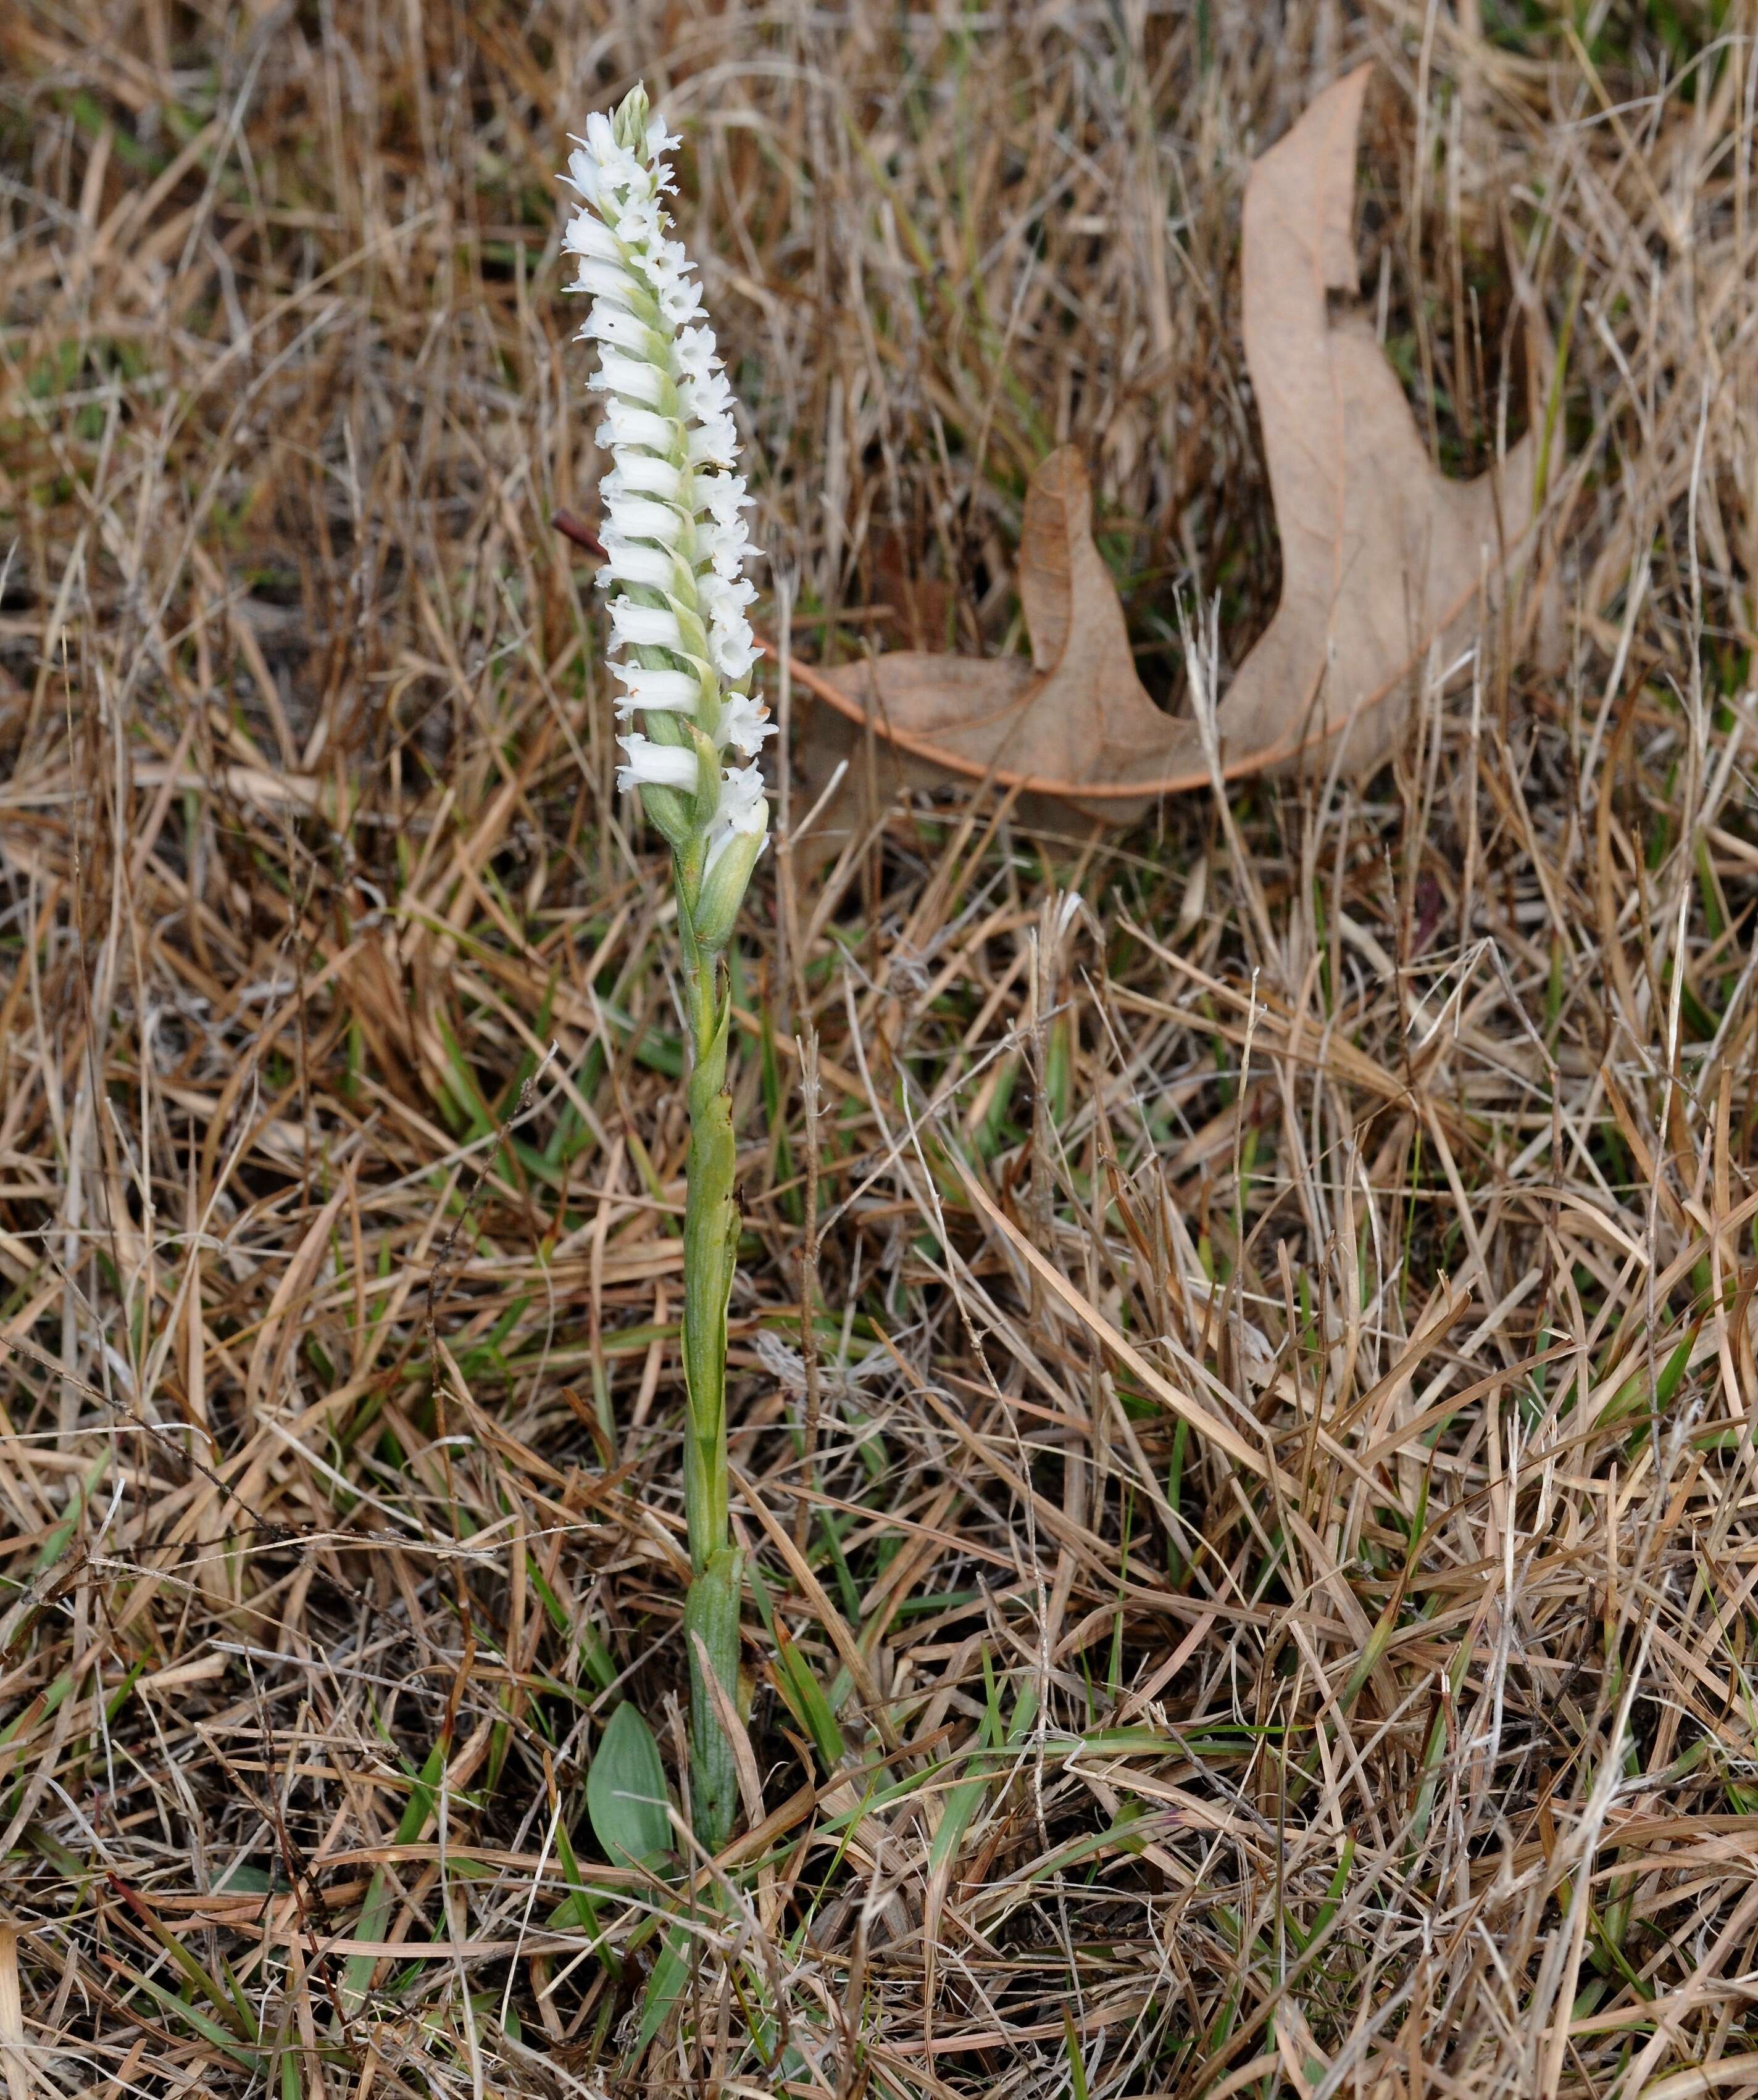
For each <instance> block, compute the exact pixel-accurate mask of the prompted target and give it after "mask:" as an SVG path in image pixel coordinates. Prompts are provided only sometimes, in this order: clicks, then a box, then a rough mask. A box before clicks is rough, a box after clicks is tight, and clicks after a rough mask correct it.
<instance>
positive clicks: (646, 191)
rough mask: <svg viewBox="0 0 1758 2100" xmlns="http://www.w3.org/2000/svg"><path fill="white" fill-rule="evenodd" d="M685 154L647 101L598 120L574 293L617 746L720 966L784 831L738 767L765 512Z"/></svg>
mask: <svg viewBox="0 0 1758 2100" xmlns="http://www.w3.org/2000/svg"><path fill="white" fill-rule="evenodd" d="M677 143H678V142H677V140H676V139H673V138H670V137H668V136H667V135H666V130H665V123H664V121H663V120H662V119H661V118H660V117H656V116H650V115H649V113H648V111H647V97H646V95H645V94H644V93H643V91H642V90H640V89H639V88H637V89H636V90H634V93H633V94H631V95H629V96H628V97H627V98H626V99H625V101H624V102H623V104H622V105H621V108H618V110H617V111H616V115H615V116H614V117H606V116H604V115H603V114H602V113H594V115H593V116H591V117H589V118H588V119H587V120H586V135H585V139H583V140H580V141H577V142H576V152H574V153H573V155H572V157H571V158H570V160H569V161H568V177H567V179H568V182H569V183H570V184H571V185H572V188H574V190H575V191H576V192H577V193H578V195H579V196H580V198H581V205H580V208H579V210H577V211H576V212H575V214H574V215H573V217H572V219H571V220H570V221H569V223H568V227H567V230H566V232H565V233H564V235H563V247H564V248H566V249H568V253H569V254H572V255H575V256H576V257H578V258H579V264H580V267H579V275H578V276H576V279H575V280H574V282H573V285H572V286H571V287H570V289H572V290H574V291H576V292H585V293H589V294H590V297H591V299H592V308H591V311H590V314H589V315H587V318H586V324H585V327H584V328H583V329H581V331H580V333H581V337H582V339H584V340H586V341H589V342H594V343H596V344H597V346H598V349H599V369H598V373H597V376H596V377H594V380H593V382H592V384H593V386H594V389H595V390H597V391H599V392H600V393H602V394H603V395H604V397H605V420H604V424H603V428H602V430H600V432H599V442H600V443H603V444H606V445H607V446H608V448H609V449H610V452H611V453H612V457H613V459H614V461H615V466H614V468H613V470H612V472H611V473H609V474H607V475H606V476H605V477H604V479H603V483H602V484H601V489H600V492H601V494H602V496H603V502H604V521H603V528H602V534H601V536H602V538H603V543H604V549H605V554H606V559H605V561H604V562H603V566H602V567H601V568H600V570H599V583H600V584H601V585H604V586H605V587H606V588H607V589H609V590H610V591H611V592H612V598H611V599H610V607H609V610H610V615H611V626H612V648H613V650H614V651H616V652H617V660H616V661H614V662H613V663H612V669H613V670H614V671H615V673H616V675H617V677H619V678H620V679H621V681H622V682H623V684H624V685H625V686H626V688H627V690H626V692H625V695H623V697H622V699H621V701H620V702H619V703H618V706H617V713H618V714H619V716H620V717H621V718H622V720H623V721H625V722H627V723H632V722H633V721H634V717H636V716H639V717H641V722H642V726H641V728H640V729H634V728H633V727H631V728H630V729H629V731H628V732H627V733H626V734H625V735H622V736H621V737H620V738H619V739H618V742H619V743H621V745H622V748H623V751H624V753H625V757H626V758H627V761H628V762H627V764H626V765H623V766H622V767H621V768H620V769H619V771H618V774H617V779H618V783H619V784H620V785H621V787H623V788H625V790H631V789H635V788H639V789H642V790H643V799H644V801H645V803H646V806H647V812H648V814H649V815H650V816H651V817H652V818H653V820H654V822H655V823H657V824H658V825H659V827H660V829H661V830H662V831H663V832H665V836H667V838H668V839H669V840H670V842H671V845H672V847H673V849H674V851H675V853H676V854H677V855H678V868H679V874H680V876H681V878H682V886H683V889H684V893H685V897H686V899H687V901H688V902H690V905H691V910H692V912H694V911H695V909H696V903H697V902H698V901H701V902H704V903H706V899H705V897H704V885H705V884H707V883H708V880H709V876H711V875H712V876H714V877H715V878H716V879H715V880H714V881H713V885H712V888H713V901H712V905H711V906H709V907H708V908H706V909H705V910H704V911H702V912H701V913H700V924H699V925H698V927H697V934H698V937H699V938H700V939H701V940H702V941H703V942H704V943H705V945H706V946H709V947H710V948H714V949H718V948H719V947H721V946H724V944H725V942H726V941H727V939H728V938H729V937H730V935H731V925H732V920H733V917H734V915H735V912H736V910H737V907H738V903H739V901H740V898H742V896H743V894H744V885H745V882H746V880H749V875H750V871H751V868H752V867H753V864H754V863H755V862H756V859H757V857H758V854H760V853H761V852H762V849H763V845H764V843H765V840H766V835H767V832H768V827H769V805H768V804H767V802H766V800H765V799H764V795H763V783H762V774H760V773H759V771H758V768H757V767H756V765H753V764H750V763H748V762H747V763H740V762H739V761H751V760H753V759H754V758H755V757H756V756H757V754H758V751H759V750H760V749H761V748H762V743H763V741H764V739H766V737H769V736H771V735H774V733H775V732H774V729H773V727H772V726H771V723H770V721H769V720H768V718H767V710H766V708H764V707H763V706H762V703H761V702H760V701H758V699H754V698H753V695H752V693H751V690H750V685H751V673H752V671H753V668H755V665H756V663H757V654H758V651H757V643H756V640H755V637H753V634H752V633H751V627H750V623H749V620H747V619H746V618H745V608H746V607H748V606H749V604H750V602H751V600H752V599H753V597H754V596H755V595H756V593H755V591H754V590H753V587H752V585H751V584H750V583H749V580H747V578H746V576H745V574H744V564H745V561H746V558H747V557H748V556H749V555H751V554H753V553H755V551H756V549H754V548H753V546H752V545H751V541H750V535H749V532H747V531H746V529H745V524H744V518H743V516H742V513H743V512H744V510H747V509H748V508H749V505H750V498H749V496H747V495H746V493H745V486H744V477H743V476H742V475H741V474H738V473H736V472H735V466H736V465H737V459H738V439H737V434H736V431H735V427H734V424H733V419H732V408H733V396H732V389H731V386H729V385H728V384H727V377H726V374H725V373H724V372H723V371H722V369H721V363H720V359H719V357H718V355H717V354H716V352H715V348H714V337H713V331H712V329H710V328H709V325H708V321H707V317H706V315H705V314H704V312H703V309H702V302H701V299H700V296H699V294H698V293H697V290H696V285H694V284H693V283H692V282H691V278H690V274H689V273H690V269H691V264H690V261H689V258H688V257H687V255H686V254H685V253H684V251H683V248H682V244H681V243H679V242H678V241H676V240H673V239H672V238H671V236H670V230H669V229H670V223H671V222H670V218H669V214H668V213H667V212H666V210H665V205H664V203H663V201H662V200H663V199H664V197H665V196H666V195H667V194H669V192H670V191H671V189H672V187H673V185H672V182H671V179H670V176H669V172H668V170H667V167H666V162H665V153H666V152H667V150H668V148H670V147H673V146H674V145H676V144H677ZM699 736H700V738H701V739H705V741H706V743H707V744H708V745H709V746H711V747H712V748H713V751H714V752H716V753H718V754H719V755H720V759H721V768H720V786H719V793H718V801H717V802H716V803H715V804H714V805H713V812H712V814H707V811H708V797H707V795H706V793H705V792H702V791H701V790H700V788H699V786H698V783H699V780H700V779H705V778H706V777H707V776H706V775H705V774H703V773H702V771H701V768H702V767H703V766H705V765H707V763H708V756H707V752H705V750H704V748H703V745H702V744H701V743H699V742H698V737H699ZM699 752H700V754H701V756H700V760H699V757H698V754H699ZM728 761H731V762H730V763H729V762H728ZM735 874H736V876H737V886H736V893H734V894H732V895H731V897H730V898H729V895H728V892H729V890H730V889H731V888H732V883H733V879H734V877H735Z"/></svg>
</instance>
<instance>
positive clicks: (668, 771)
mask: <svg viewBox="0 0 1758 2100" xmlns="http://www.w3.org/2000/svg"><path fill="white" fill-rule="evenodd" d="M616 741H617V742H618V743H620V744H621V746H622V748H623V755H624V757H625V758H626V759H627V760H628V761H629V763H628V764H627V765H620V766H618V768H617V769H616V784H617V786H618V787H621V789H622V791H623V792H624V793H625V794H627V793H628V792H629V789H630V788H631V787H678V788H681V789H682V791H683V792H684V793H685V794H686V795H693V794H694V793H695V792H696V780H697V766H696V753H695V752H694V751H693V750H691V748H689V747H688V746H687V745H681V744H673V743H652V742H651V741H650V740H649V739H647V738H646V737H644V736H643V735H642V734H641V732H640V730H638V729H632V730H629V733H628V735H626V736H620V737H618V738H617V739H616Z"/></svg>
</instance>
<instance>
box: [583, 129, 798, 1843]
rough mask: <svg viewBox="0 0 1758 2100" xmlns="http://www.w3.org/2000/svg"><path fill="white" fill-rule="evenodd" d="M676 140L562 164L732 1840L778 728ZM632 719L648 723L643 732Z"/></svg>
mask: <svg viewBox="0 0 1758 2100" xmlns="http://www.w3.org/2000/svg"><path fill="white" fill-rule="evenodd" d="M676 143H678V142H677V141H676V139H670V138H668V137H667V136H666V133H665V125H664V123H663V122H662V121H661V120H660V118H659V117H654V116H650V115H649V113H648V110H647V95H646V94H645V92H644V91H643V90H642V89H640V88H638V87H637V88H635V89H634V90H633V91H632V92H631V93H630V94H629V95H628V96H626V97H625V99H624V101H623V102H622V104H621V106H620V107H619V108H618V109H617V110H616V113H615V115H614V116H611V117H606V116H604V115H603V114H595V115H594V116H592V117H590V118H589V119H588V120H587V123H586V135H585V139H584V141H583V142H581V143H580V144H579V147H578V150H577V151H576V152H575V153H574V154H573V155H572V157H571V159H570V160H569V161H568V181H569V183H572V186H573V188H574V189H575V190H576V192H578V194H579V196H580V198H581V205H580V209H579V210H577V211H576V213H575V214H574V215H573V217H572V218H571V219H570V220H569V222H568V227H567V231H566V233H565V236H564V237H563V245H565V246H566V247H567V249H568V250H569V252H570V253H571V254H574V255H576V256H577V257H578V258H579V261H580V274H579V276H578V277H577V278H576V280H575V283H574V285H573V289H574V290H576V291H580V292H586V293H590V294H591V298H592V308H591V311H590V314H589V315H588V316H587V320H586V324H585V328H584V329H581V335H582V336H583V337H586V338H588V339H589V340H590V341H592V342H595V343H596V344H597V345H598V347H599V369H598V373H597V375H596V377H594V380H593V382H592V384H593V385H594V387H595V388H596V389H597V390H599V392H601V393H602V394H603V395H604V397H605V420H604V425H603V430H602V432H601V441H602V442H603V443H605V444H607V447H608V448H609V450H610V452H611V454H612V459H613V461H614V462H615V464H614V466H613V468H612V471H611V472H610V473H609V474H607V475H606V476H605V478H604V480H603V483H602V485H601V486H602V492H603V502H604V520H603V529H602V533H601V537H602V539H603V545H604V551H605V556H606V559H605V562H604V564H603V568H602V569H601V571H600V572H599V581H600V582H601V583H602V584H603V585H606V586H607V588H608V589H609V590H610V592H611V593H612V595H611V598H610V606H609V610H610V617H611V629H612V665H611V668H612V671H613V672H614V673H616V677H617V678H618V679H619V680H620V681H621V684H622V686H623V688H624V691H623V694H622V697H621V700H620V701H619V703H618V705H617V713H618V715H619V716H620V717H621V718H622V721H623V722H624V724H625V727H624V730H623V733H622V734H621V735H620V736H619V737H618V739H617V741H618V743H620V744H621V746H622V750H623V758H624V763H623V765H622V766H621V768H620V770H619V771H618V774H617V779H618V783H619V784H620V785H621V787H623V788H624V789H625V791H626V790H629V789H638V790H639V791H640V795H641V800H642V804H643V807H644V808H645V809H646V810H647V814H648V816H649V817H650V818H652V821H653V823H655V824H656V826H657V827H659V829H660V831H661V832H663V833H664V834H665V838H666V839H667V840H668V841H669V844H670V846H671V849H672V855H673V860H674V867H675V870H676V877H677V892H678V938H679V942H680V944H681V946H682V961H683V982H684V997H685V1004H686V1007H687V1019H688V1021H689V1027H690V1035H691V1067H690V1079H689V1105H690V1157H689V1166H688V1189H687V1198H686V1202H685V1207H684V1306H683V1334H682V1341H683V1363H684V1379H685V1383H686V1385H687V1389H688V1408H687V1423H686V1430H685V1436H684V1482H683V1486H684V1512H685V1515H686V1518H687V1522H688V1527H689V1534H690V1568H691V1579H690V1594H689V1597H688V1599H687V1603H686V1604H685V1606H684V1614H683V1630H684V1638H685V1646H686V1649H687V1656H688V1661H689V1665H690V1806H691V1818H692V1820H693V1822H694V1824H695V1827H696V1836H697V1838H698V1839H699V1840H700V1842H701V1843H702V1844H703V1845H705V1846H706V1847H707V1848H708V1849H709V1851H718V1850H719V1849H720V1848H721V1846H722V1845H724V1844H725V1842H727V1838H728V1837H729V1836H730V1835H731V1830H732V1820H733V1815H734V1811H735V1807H736V1806H737V1801H738V1793H737V1778H738V1775H737V1767H736V1766H735V1762H734V1758H733V1752H732V1747H731V1742H730V1741H729V1740H728V1738H727V1733H726V1731H725V1728H724V1727H723V1726H722V1716H723V1715H735V1714H736V1712H737V1707H736V1703H735V1702H736V1701H737V1697H738V1682H739V1599H740V1585H741V1575H742V1571H741V1568H740V1559H739V1555H738V1552H737V1551H736V1549H735V1547H734V1546H733V1544H732V1538H731V1527H730V1525H729V1524H728V1521H727V1299H728V1298H729V1296H730V1295H731V1290H732V1275H733V1265H734V1263H735V1260H736V1257H737V1253H738V1245H739V1211H738V1205H737V1202H736V1200H735V1196H734V1193H733V1182H734V1170H735V1149H734V1145H733V1135H732V1096H731V1093H730V1092H729V1091H728V1089H727V1024H728V1021H729V1019H730V1017H731V1011H732V1007H731V998H730V996H729V994H728V990H727V979H726V967H725V951H726V946H727V942H728V941H729V940H730V939H731V937H732V929H733V924H734V922H735V919H736V917H737V915H738V909H739V906H740V902H741V901H742V900H743V898H744V892H745V887H746V885H747V884H748V883H749V880H750V876H751V870H752V869H753V867H755V865H756V863H757V858H758V854H761V853H762V850H763V846H764V843H765V840H766V836H767V833H768V828H769V805H768V803H767V802H766V800H765V799H764V794H763V780H762V774H761V772H760V771H759V770H758V767H757V765H755V763H754V762H753V761H755V759H756V757H757V754H758V751H759V749H760V748H761V747H762V742H763V739H765V738H766V736H768V735H770V734H771V730H770V726H769V723H768V721H767V720H766V709H765V708H763V706H762V704H761V703H760V702H759V701H758V700H757V699H754V698H753V695H752V693H751V673H752V671H753V668H754V667H755V664H756V662H757V653H758V652H757V644H756V642H755V641H754V640H753V637H752V633H751V629H750V624H749V621H748V620H746V618H745V607H747V606H748V605H749V603H750V602H751V600H752V598H753V596H754V595H755V593H753V589H752V587H751V585H750V584H749V582H748V581H747V580H746V579H745V576H744V563H745V558H746V557H747V555H749V554H751V553H752V552H753V551H754V550H753V548H752V546H751V543H750V538H749V534H748V533H747V532H746V531H745V527H744V519H743V518H742V516H741V515H740V514H741V512H743V511H744V510H745V509H746V508H747V507H748V505H749V497H748V496H746V494H745V492H744V480H743V479H742V477H741V476H740V474H737V473H736V472H735V467H736V465H737V462H738V439H737V436H736V434H735V430H734V428H733V421H732V405H733V404H732V390H731V388H730V387H729V386H728V385H727V380H726V376H725V374H724V373H722V370H721V365H720V360H719V359H718V357H717V356H716V355H715V353H714V337H713V333H711V331H710V330H709V327H708V324H707V322H706V320H705V316H704V314H703V310H702V302H701V299H700V296H699V294H698V293H697V290H696V286H695V285H693V284H692V283H691V281H690V276H689V271H690V263H689V260H688V258H687V256H686V255H685V254H684V251H683V249H682V245H681V244H680V243H678V241H676V240H673V239H672V238H671V236H670V232H669V227H670V221H669V218H668V216H667V214H666V211H665V206H664V205H663V203H662V202H661V199H662V198H663V197H665V196H666V195H667V194H669V192H670V191H671V188H672V183H671V181H670V179H669V176H668V174H667V172H666V167H665V152H666V150H667V148H669V147H671V146H674V145H675V144H676ZM637 721H638V723H639V725H640V726H638V727H637V726H635V725H636V723H637Z"/></svg>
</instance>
